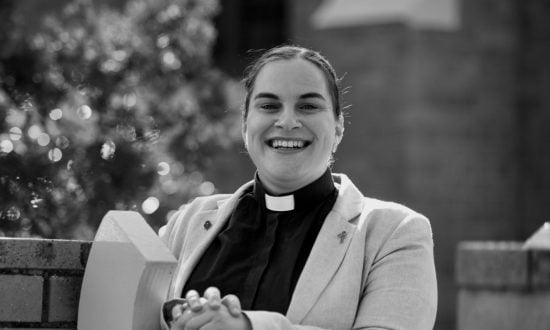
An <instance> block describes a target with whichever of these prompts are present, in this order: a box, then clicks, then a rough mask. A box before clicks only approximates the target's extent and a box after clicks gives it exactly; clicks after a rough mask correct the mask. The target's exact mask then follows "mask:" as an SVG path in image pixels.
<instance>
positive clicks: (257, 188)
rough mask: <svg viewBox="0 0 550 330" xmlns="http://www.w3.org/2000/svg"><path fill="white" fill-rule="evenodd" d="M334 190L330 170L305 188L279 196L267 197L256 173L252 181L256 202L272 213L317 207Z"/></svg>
mask: <svg viewBox="0 0 550 330" xmlns="http://www.w3.org/2000/svg"><path fill="white" fill-rule="evenodd" d="M334 189H336V187H335V186H334V181H333V180H332V173H331V171H330V169H327V170H326V171H325V173H324V174H323V175H321V177H319V178H318V179H317V180H315V181H313V182H312V183H310V184H308V185H307V186H305V187H303V188H300V189H298V190H296V191H294V192H291V193H289V194H285V195H280V196H273V195H269V194H268V193H267V192H266V191H265V188H264V186H263V185H262V182H261V181H260V178H259V176H258V173H256V176H255V180H254V196H255V197H256V200H257V201H258V203H260V205H261V206H262V207H264V208H266V209H268V210H270V211H274V212H285V211H292V210H295V209H296V210H297V209H303V208H308V207H311V206H314V205H317V204H319V203H320V202H322V201H323V200H324V199H325V198H326V197H327V196H329V195H330V193H331V192H333V191H334Z"/></svg>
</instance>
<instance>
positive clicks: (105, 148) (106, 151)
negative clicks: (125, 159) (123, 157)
mask: <svg viewBox="0 0 550 330" xmlns="http://www.w3.org/2000/svg"><path fill="white" fill-rule="evenodd" d="M115 151H116V144H115V143H114V142H113V141H112V140H107V141H105V143H103V145H102V146H101V151H100V153H101V158H103V159H105V160H109V159H111V158H113V157H114V156H115Z"/></svg>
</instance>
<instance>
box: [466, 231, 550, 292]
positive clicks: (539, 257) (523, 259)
mask: <svg viewBox="0 0 550 330" xmlns="http://www.w3.org/2000/svg"><path fill="white" fill-rule="evenodd" d="M455 276H456V282H457V284H458V286H459V287H463V288H473V287H477V288H484V289H514V290H532V289H550V251H543V250H524V249H522V243H519V242H462V243H460V244H459V245H458V250H457V256H456V268H455Z"/></svg>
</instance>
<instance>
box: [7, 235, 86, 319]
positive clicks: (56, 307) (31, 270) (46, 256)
mask: <svg viewBox="0 0 550 330" xmlns="http://www.w3.org/2000/svg"><path fill="white" fill-rule="evenodd" d="M90 248H91V243H90V242H83V241H65V240H40V239H13V238H0V329H31V328H43V329H44V328H45V329H76V318H77V315H78V301H79V297H80V286H81V283H82V276H83V274H84V268H85V265H86V260H87V258H88V254H89V251H90Z"/></svg>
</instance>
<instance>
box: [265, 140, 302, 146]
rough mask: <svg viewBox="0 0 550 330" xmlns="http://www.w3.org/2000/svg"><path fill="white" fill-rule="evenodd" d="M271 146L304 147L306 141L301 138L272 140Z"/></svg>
mask: <svg viewBox="0 0 550 330" xmlns="http://www.w3.org/2000/svg"><path fill="white" fill-rule="evenodd" d="M271 146H272V147H273V148H303V147H304V141H299V140H293V141H289V140H272V141H271Z"/></svg>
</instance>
